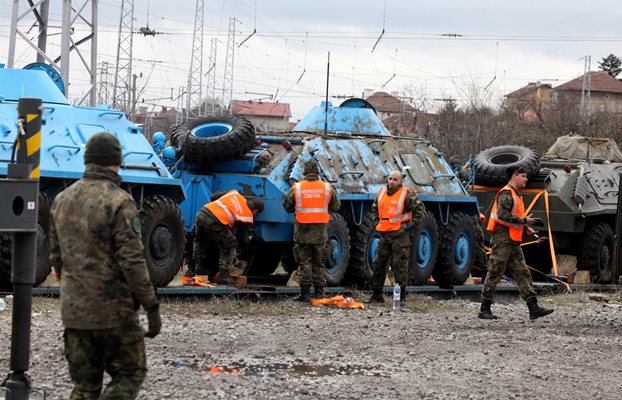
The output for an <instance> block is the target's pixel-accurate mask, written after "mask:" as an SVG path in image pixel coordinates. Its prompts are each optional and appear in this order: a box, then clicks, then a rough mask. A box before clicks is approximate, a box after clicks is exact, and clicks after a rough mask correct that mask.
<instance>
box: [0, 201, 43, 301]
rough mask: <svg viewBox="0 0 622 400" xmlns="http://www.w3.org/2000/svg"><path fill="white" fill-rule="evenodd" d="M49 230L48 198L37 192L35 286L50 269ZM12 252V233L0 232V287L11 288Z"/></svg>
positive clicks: (41, 281) (2, 288)
mask: <svg viewBox="0 0 622 400" xmlns="http://www.w3.org/2000/svg"><path fill="white" fill-rule="evenodd" d="M49 230H50V198H49V197H48V196H47V195H46V194H45V193H43V192H40V193H39V208H38V215H37V248H36V251H37V253H36V259H35V262H36V264H35V286H39V285H40V284H41V283H43V281H45V279H46V278H47V277H48V275H49V274H50V271H51V269H52V268H51V267H50V263H49V260H48V254H49V239H48V234H49ZM12 252H13V234H12V233H3V234H0V289H1V290H11V289H12V287H11V255H12Z"/></svg>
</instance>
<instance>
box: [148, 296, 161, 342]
mask: <svg viewBox="0 0 622 400" xmlns="http://www.w3.org/2000/svg"><path fill="white" fill-rule="evenodd" d="M147 321H149V329H148V330H147V332H145V337H148V338H151V339H153V338H154V337H156V336H158V333H160V329H162V319H161V318H160V305H159V304H156V305H154V306H152V307H150V308H149V309H148V310H147Z"/></svg>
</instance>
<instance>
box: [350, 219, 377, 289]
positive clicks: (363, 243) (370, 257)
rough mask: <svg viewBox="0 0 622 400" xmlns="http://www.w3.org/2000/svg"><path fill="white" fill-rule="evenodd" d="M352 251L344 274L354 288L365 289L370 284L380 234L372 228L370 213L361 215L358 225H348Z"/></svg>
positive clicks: (372, 222)
mask: <svg viewBox="0 0 622 400" xmlns="http://www.w3.org/2000/svg"><path fill="white" fill-rule="evenodd" d="M350 233H351V235H352V250H351V252H350V265H349V266H348V270H347V272H346V275H347V279H348V281H349V282H352V283H353V284H354V285H356V286H361V287H365V286H367V285H368V284H369V283H371V277H372V274H373V269H374V261H376V251H377V250H378V244H379V243H380V238H381V236H380V233H379V232H378V231H377V230H376V228H375V227H374V215H373V214H372V212H371V211H366V212H364V213H363V219H362V220H361V223H360V224H359V225H354V224H351V225H350Z"/></svg>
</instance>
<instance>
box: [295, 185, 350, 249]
mask: <svg viewBox="0 0 622 400" xmlns="http://www.w3.org/2000/svg"><path fill="white" fill-rule="evenodd" d="M319 179H320V178H319V176H317V175H315V174H313V175H311V174H310V175H305V177H304V180H306V181H317V180H319ZM330 189H331V190H332V192H333V194H332V196H331V198H330V203H329V204H328V210H329V211H333V212H337V211H339V209H340V208H341V201H339V197H337V193H336V192H335V188H333V186H332V185H330ZM283 208H285V211H287V212H290V213H293V212H294V211H296V198H295V197H294V187H293V186H292V188H291V189H290V190H289V193H287V196H286V197H285V200H283ZM327 240H328V224H301V223H298V222H297V221H296V220H295V219H294V241H295V242H296V243H304V244H323V243H326V241H327Z"/></svg>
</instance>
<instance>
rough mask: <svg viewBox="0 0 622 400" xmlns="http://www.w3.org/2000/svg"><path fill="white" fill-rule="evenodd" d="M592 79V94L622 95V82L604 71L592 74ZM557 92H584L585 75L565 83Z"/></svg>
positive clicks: (556, 89)
mask: <svg viewBox="0 0 622 400" xmlns="http://www.w3.org/2000/svg"><path fill="white" fill-rule="evenodd" d="M591 74H592V76H591V78H590V80H591V85H590V90H591V91H592V92H606V93H622V82H620V81H619V80H617V79H616V78H614V77H612V76H610V75H609V74H608V73H606V72H604V71H599V72H592V73H591ZM554 90H555V91H579V92H580V91H582V90H583V75H581V76H580V77H578V78H576V79H573V80H571V81H569V82H566V83H563V84H561V85H559V86H557V87H556V88H554Z"/></svg>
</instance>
